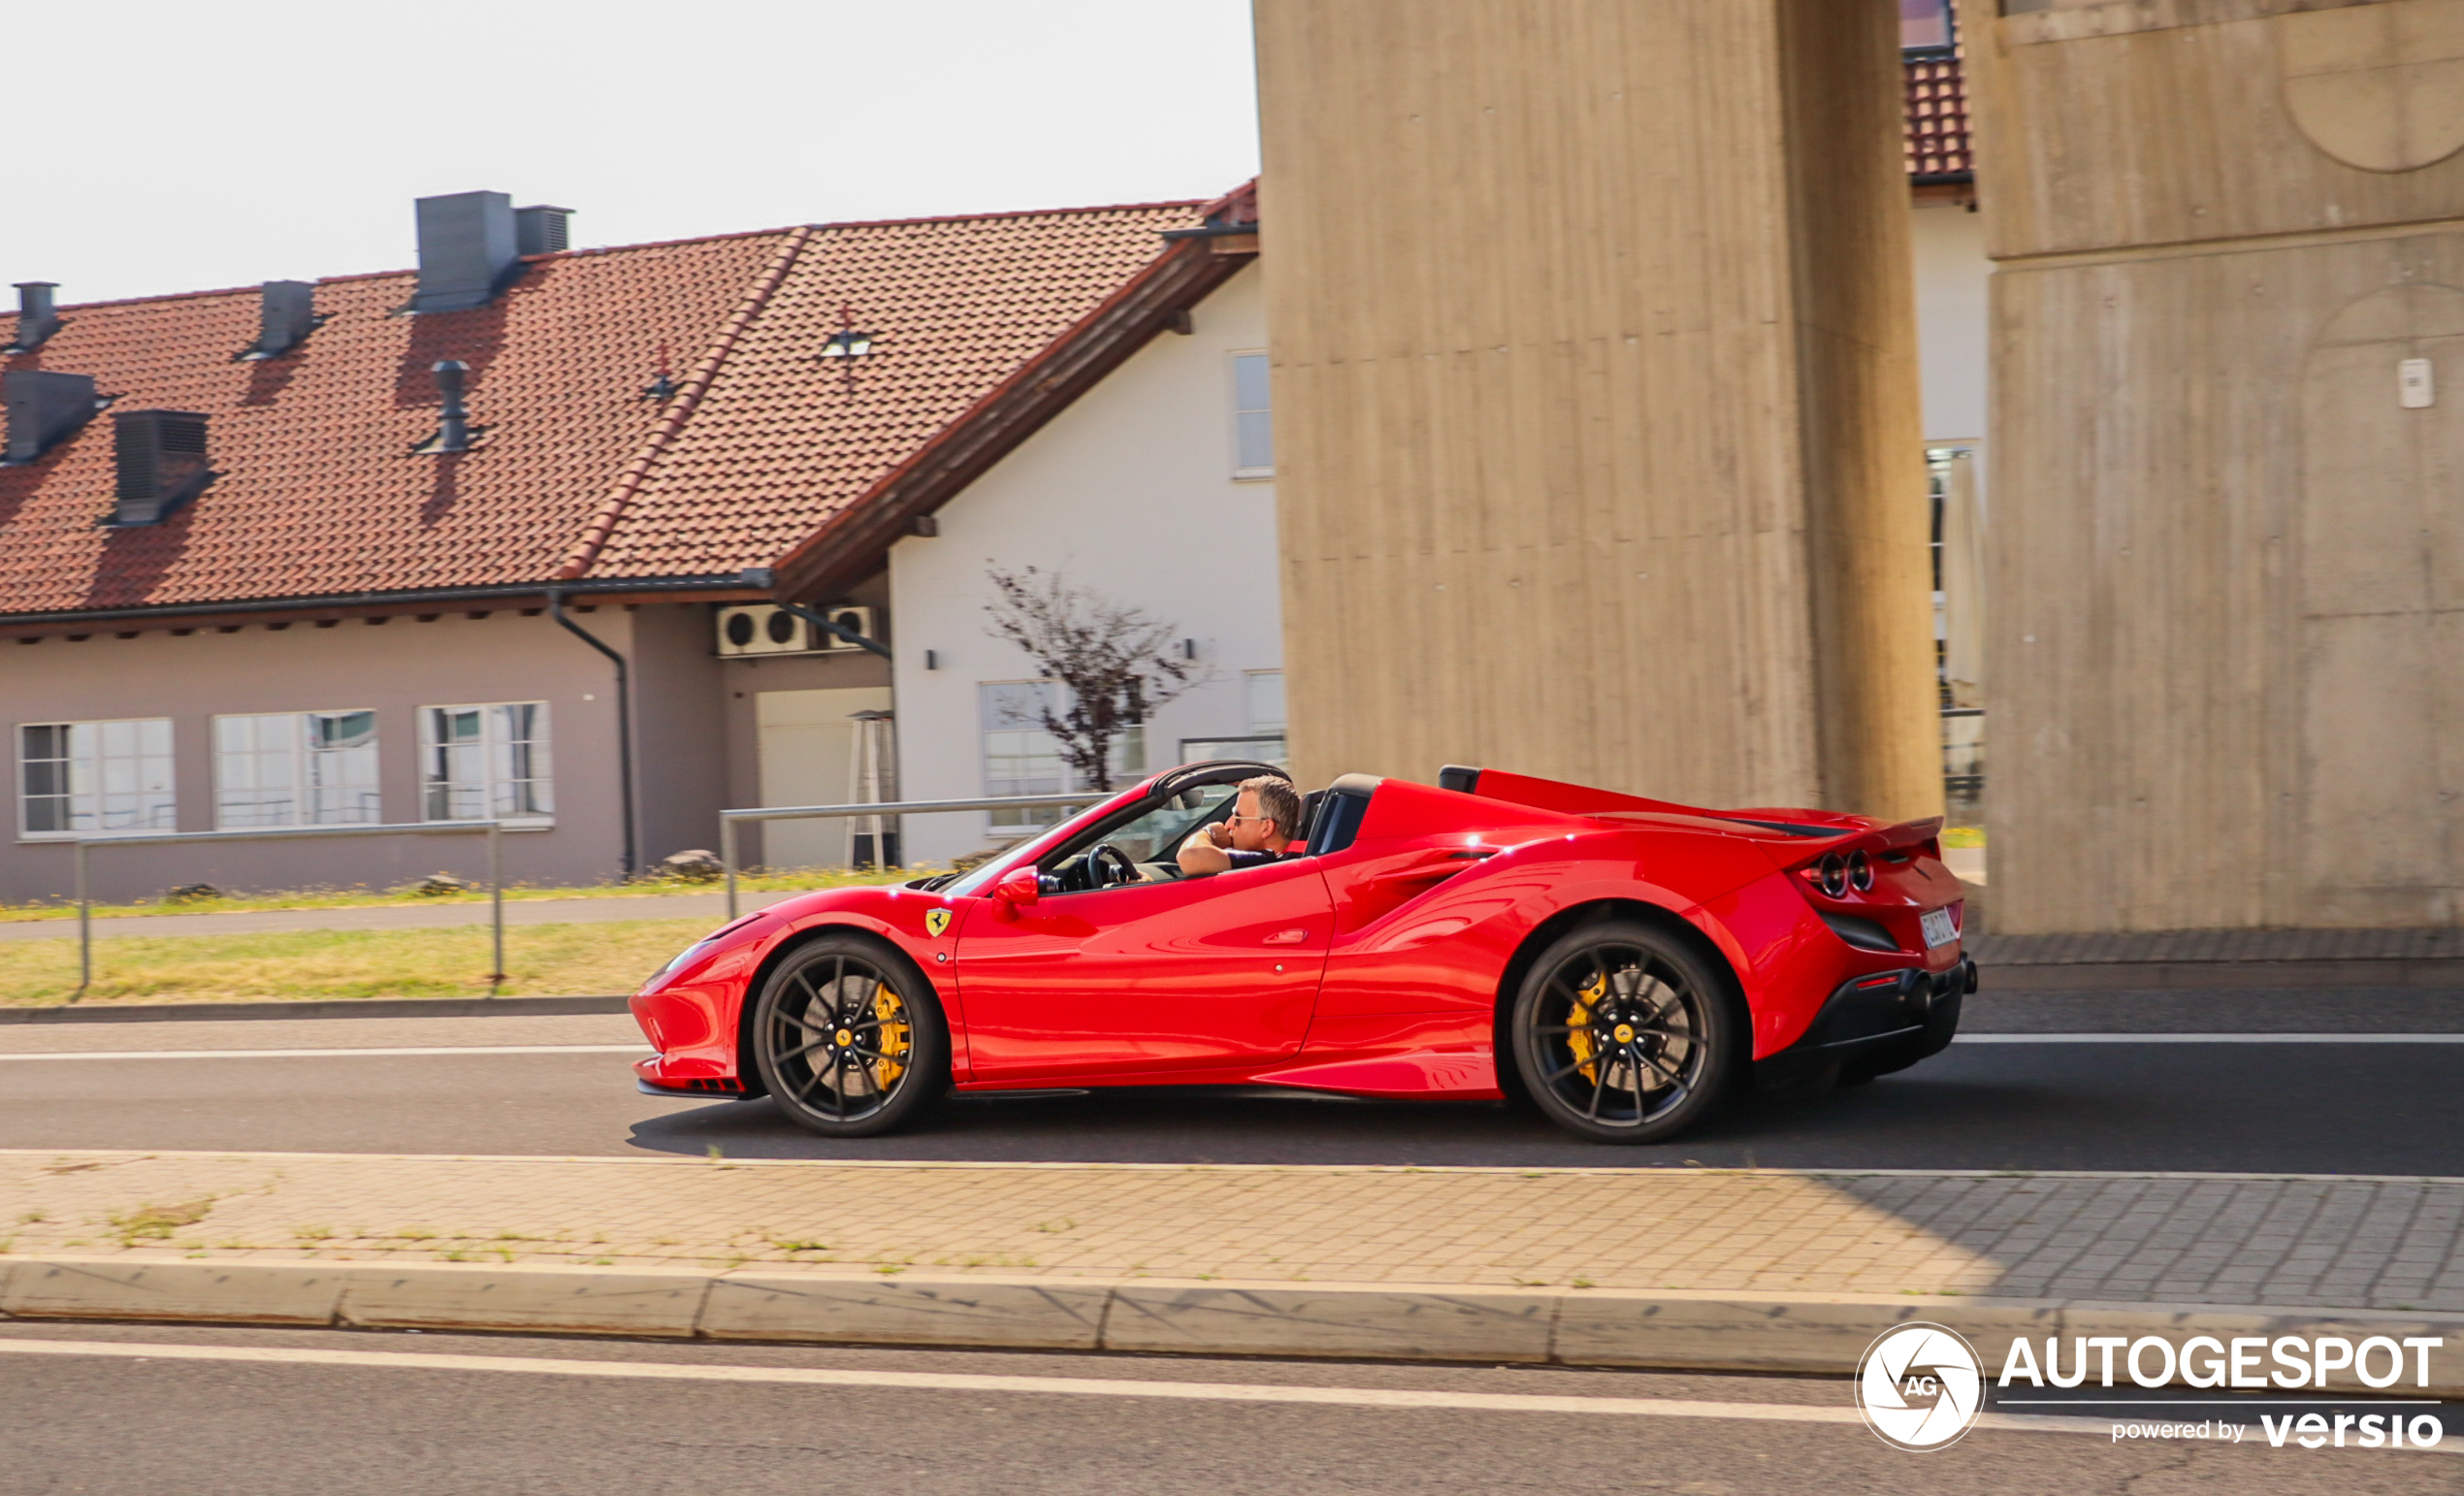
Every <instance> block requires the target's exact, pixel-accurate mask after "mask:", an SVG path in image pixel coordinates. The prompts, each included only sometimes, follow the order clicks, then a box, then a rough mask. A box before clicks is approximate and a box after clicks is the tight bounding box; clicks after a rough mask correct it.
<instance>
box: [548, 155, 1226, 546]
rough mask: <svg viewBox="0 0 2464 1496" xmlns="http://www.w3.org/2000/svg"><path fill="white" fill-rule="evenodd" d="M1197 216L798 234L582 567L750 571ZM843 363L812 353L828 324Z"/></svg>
mask: <svg viewBox="0 0 2464 1496" xmlns="http://www.w3.org/2000/svg"><path fill="white" fill-rule="evenodd" d="M1196 221H1197V214H1196V212H1195V211H1194V208H1193V205H1188V204H1178V205H1172V206H1167V207H1151V208H1117V209H1100V210H1093V211H1077V212H1055V213H1022V214H1016V215H1012V216H1006V217H998V218H955V219H941V220H931V221H924V222H907V223H883V224H872V225H849V226H846V227H841V228H834V229H831V230H828V231H827V232H825V233H822V234H819V235H817V236H815V238H814V240H813V242H812V244H810V245H809V246H808V247H807V248H806V249H805V251H804V252H803V254H801V255H800V256H799V257H798V258H797V260H796V262H795V264H794V268H793V269H792V270H790V271H789V273H788V275H787V278H786V281H785V283H784V284H782V285H781V286H780V287H779V290H778V293H777V294H776V295H775V296H773V297H772V298H771V299H770V301H769V303H768V305H767V306H766V307H765V308H764V309H763V310H762V313H761V315H760V316H759V317H758V318H756V319H755V320H754V322H753V324H752V325H751V326H750V327H749V328H748V329H747V330H746V332H745V334H744V336H743V339H742V340H741V341H740V342H739V343H738V344H737V346H736V348H735V350H734V352H733V354H732V356H731V357H730V358H729V361H728V368H727V372H726V373H725V374H723V375H721V377H720V378H719V380H718V382H717V383H716V384H715V385H714V386H713V387H712V389H711V391H710V394H709V396H708V398H707V399H706V400H705V401H704V402H703V403H702V407H701V408H700V409H699V410H698V411H697V412H696V413H695V415H694V418H693V420H692V422H691V423H690V424H689V425H687V426H686V427H685V429H684V431H683V432H682V434H681V435H679V436H678V438H677V439H676V440H675V442H674V443H673V444H672V445H671V446H670V447H669V449H668V450H667V452H666V453H665V456H664V457H663V458H662V460H661V462H660V463H659V466H658V468H657V470H656V472H653V473H652V474H651V477H650V480H649V481H648V483H647V484H645V485H644V488H643V491H642V493H641V494H640V495H639V496H638V497H637V498H636V499H635V500H634V501H633V502H632V504H631V505H630V506H629V508H628V510H627V512H626V513H625V514H624V516H623V517H622V518H621V519H619V520H618V521H617V523H616V525H615V528H614V531H613V533H612V535H611V536H610V537H609V539H608V541H607V543H606V545H605V547H604V548H603V549H602V550H601V551H600V555H599V556H598V558H597V560H596V561H595V563H594V564H593V565H592V567H591V569H590V574H591V575H593V576H597V577H614V576H657V575H667V574H672V573H678V572H701V573H714V572H721V571H730V570H734V569H738V568H741V567H747V566H767V565H769V564H771V563H772V562H774V561H775V560H777V559H778V558H779V557H780V556H781V555H783V554H785V553H786V552H787V551H788V550H789V549H791V548H792V547H794V545H796V543H797V542H799V541H801V540H803V539H804V538H805V537H807V536H809V535H811V534H812V533H813V532H814V531H815V530H816V529H818V528H820V526H821V525H822V524H823V523H824V522H825V521H826V520H827V519H828V518H829V517H831V516H832V515H834V514H836V513H837V512H839V511H840V510H842V509H844V508H845V507H846V506H847V505H849V504H852V503H854V502H855V501H856V500H857V499H858V498H859V497H860V496H862V495H863V494H864V493H865V492H866V491H867V490H869V489H870V488H871V487H872V486H873V484H874V483H875V482H876V481H878V480H879V479H880V478H881V477H882V476H883V475H884V474H886V473H888V472H891V471H892V469H894V468H896V467H897V466H898V465H899V464H900V463H901V462H903V461H904V460H906V459H907V458H908V457H909V456H910V455H912V454H913V453H914V452H915V451H916V450H917V448H918V447H919V446H921V445H922V444H923V443H924V441H925V440H926V439H929V438H930V437H932V436H933V435H934V434H935V433H937V432H939V431H940V430H942V428H944V427H945V426H947V425H949V424H950V422H952V421H953V420H955V419H956V418H957V417H958V416H959V415H961V414H963V413H964V412H966V411H967V410H968V409H969V408H970V407H973V406H975V404H976V403H977V402H978V401H980V400H981V399H983V398H984V397H985V396H986V395H987V394H988V393H989V392H990V391H991V390H992V389H993V388H994V387H995V386H996V385H998V384H999V383H1000V382H1001V381H1002V380H1003V379H1004V378H1006V377H1007V376H1008V375H1009V374H1011V372H1012V371H1014V370H1016V369H1018V368H1019V367H1020V365H1021V364H1022V363H1024V362H1025V361H1026V360H1028V359H1029V358H1031V357H1032V356H1034V355H1035V354H1037V353H1039V352H1041V351H1042V350H1043V349H1044V348H1045V347H1046V346H1048V345H1049V344H1051V343H1052V342H1053V341H1054V340H1055V339H1056V338H1058V337H1059V336H1060V335H1061V334H1062V333H1063V332H1065V331H1067V330H1068V329H1069V328H1070V327H1071V325H1072V324H1074V323H1076V322H1077V321H1079V320H1080V319H1081V318H1083V317H1085V316H1086V314H1087V313H1088V312H1090V311H1092V310H1094V309H1096V308H1097V307H1098V306H1100V305H1101V304H1102V303H1103V302H1104V301H1105V300H1106V298H1108V297H1110V296H1111V295H1112V294H1113V293H1114V292H1116V291H1118V290H1119V288H1120V287H1121V286H1122V285H1123V284H1124V283H1125V282H1127V281H1128V280H1129V279H1130V278H1131V277H1132V276H1135V275H1136V274H1137V273H1138V272H1139V271H1140V270H1142V269H1144V268H1145V267H1146V266H1148V265H1149V264H1151V263H1152V262H1153V261H1154V260H1155V259H1156V258H1157V256H1158V255H1159V254H1160V253H1161V251H1162V250H1163V249H1164V247H1165V244H1164V241H1163V240H1162V239H1161V237H1160V236H1161V235H1162V233H1163V232H1164V231H1165V230H1168V229H1176V228H1184V227H1188V226H1190V225H1192V224H1194V223H1195V222H1196ZM848 325H852V326H853V328H854V329H855V330H856V331H858V332H862V333H869V334H871V335H872V344H871V345H872V349H873V351H872V352H870V353H868V354H866V355H864V356H862V357H860V358H824V357H821V356H820V354H821V352H822V349H823V346H824V344H825V343H827V341H829V340H830V339H831V338H833V337H834V336H836V335H838V334H839V333H840V332H841V331H842V330H843V329H844V327H845V326H848Z"/></svg>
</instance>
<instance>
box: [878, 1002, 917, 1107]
mask: <svg viewBox="0 0 2464 1496" xmlns="http://www.w3.org/2000/svg"><path fill="white" fill-rule="evenodd" d="M905 1012H906V1009H905V1007H904V1006H903V1005H901V1004H900V1002H899V1001H898V994H897V993H896V992H892V991H891V990H890V989H889V988H886V987H879V988H875V989H873V1017H875V1018H877V1019H880V1020H881V1059H880V1061H879V1062H878V1063H877V1064H876V1066H875V1072H876V1073H877V1074H878V1075H879V1076H880V1077H881V1085H882V1087H883V1089H889V1086H890V1083H891V1082H892V1081H894V1080H896V1079H898V1077H899V1076H901V1075H903V1074H905V1073H906V1069H907V1065H906V1058H907V1048H908V1044H909V1042H910V1038H909V1034H908V1031H907V1022H906V1020H905V1018H904V1017H903V1016H902V1015H903V1014H904V1013H905Z"/></svg>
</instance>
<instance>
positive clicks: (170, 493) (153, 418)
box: [112, 410, 213, 525]
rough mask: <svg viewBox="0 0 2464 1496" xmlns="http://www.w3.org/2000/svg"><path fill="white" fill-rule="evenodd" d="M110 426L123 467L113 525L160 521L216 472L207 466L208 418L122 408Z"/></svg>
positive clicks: (187, 412) (186, 412)
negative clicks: (111, 426) (210, 470)
mask: <svg viewBox="0 0 2464 1496" xmlns="http://www.w3.org/2000/svg"><path fill="white" fill-rule="evenodd" d="M112 425H113V428H114V430H113V439H114V440H113V457H114V458H115V460H116V461H117V464H118V468H119V484H118V488H117V490H116V492H117V499H118V502H117V503H115V504H113V506H112V523H113V524H114V525H155V524H160V523H161V522H162V521H163V519H164V517H165V516H166V515H168V514H170V513H171V511H172V510H174V509H177V508H178V507H179V506H180V505H181V504H186V503H187V502H188V501H189V500H191V499H194V498H195V497H197V491H198V490H199V489H201V488H204V487H205V486H206V483H207V481H208V480H209V479H211V477H212V476H213V474H212V473H211V472H209V471H207V468H206V418H205V417H204V416H202V415H199V414H197V413H195V412H194V411H190V410H119V411H114V412H113V415H112Z"/></svg>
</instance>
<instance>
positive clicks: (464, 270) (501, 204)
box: [410, 192, 522, 311]
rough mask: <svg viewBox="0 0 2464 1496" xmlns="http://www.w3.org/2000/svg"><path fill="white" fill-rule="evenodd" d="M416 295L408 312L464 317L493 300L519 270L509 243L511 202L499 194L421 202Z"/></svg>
mask: <svg viewBox="0 0 2464 1496" xmlns="http://www.w3.org/2000/svg"><path fill="white" fill-rule="evenodd" d="M418 209H419V290H418V293H417V294H416V295H414V296H412V297H411V299H410V309H411V310H413V311H468V310H470V309H471V308H473V307H484V306H486V305H487V304H488V303H489V302H491V301H494V300H495V299H496V294H497V292H499V291H501V290H503V288H504V285H505V282H507V281H508V280H511V279H512V278H513V276H514V275H515V273H516V272H518V271H519V270H520V269H521V268H522V260H521V251H520V249H519V248H518V247H517V246H516V245H515V244H514V241H513V199H512V198H510V197H508V196H506V195H505V194H504V193H502V192H456V193H453V194H451V195H450V196H446V197H423V198H421V199H419V201H418Z"/></svg>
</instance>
